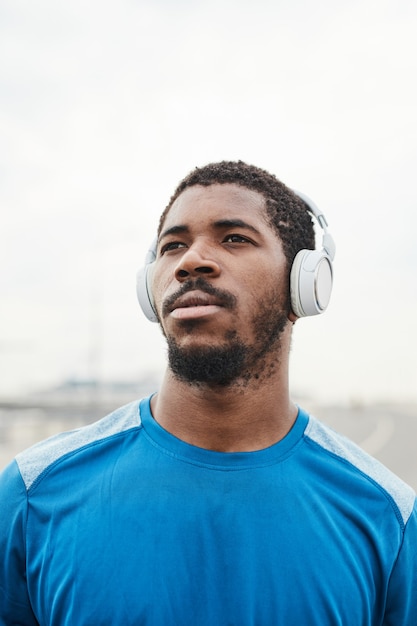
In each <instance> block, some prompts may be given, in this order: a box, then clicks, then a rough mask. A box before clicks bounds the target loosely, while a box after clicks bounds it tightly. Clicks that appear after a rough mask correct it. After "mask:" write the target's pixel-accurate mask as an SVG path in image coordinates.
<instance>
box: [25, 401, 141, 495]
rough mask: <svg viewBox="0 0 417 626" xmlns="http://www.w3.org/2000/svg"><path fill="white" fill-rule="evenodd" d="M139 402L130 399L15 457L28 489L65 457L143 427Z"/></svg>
mask: <svg viewBox="0 0 417 626" xmlns="http://www.w3.org/2000/svg"><path fill="white" fill-rule="evenodd" d="M139 405H140V403H139V402H138V401H135V402H131V403H130V404H127V405H125V406H122V407H120V408H119V409H117V410H116V411H113V412H112V413H110V414H109V415H107V416H106V417H104V418H102V419H101V420H99V421H97V422H94V423H93V424H89V425H88V426H83V427H82V428H77V429H76V430H71V431H67V432H63V433H60V434H58V435H54V436H53V437H50V438H48V439H45V440H44V441H41V442H40V443H37V444H35V445H34V446H32V447H30V448H28V449H27V450H25V451H23V452H21V453H20V454H18V455H17V456H16V459H15V460H16V463H17V465H18V468H19V471H20V474H21V476H22V479H23V482H24V484H25V486H26V489H29V488H30V487H31V486H32V485H33V483H34V482H35V481H36V480H37V479H38V478H39V477H40V476H41V474H43V472H44V471H45V470H46V469H47V468H48V467H50V466H51V465H52V464H53V463H55V462H56V461H58V460H60V459H62V458H63V457H64V456H66V455H68V454H71V453H74V452H77V451H78V450H81V449H84V448H86V447H87V446H90V445H93V444H96V443H98V442H100V441H104V440H106V439H108V438H109V437H114V436H116V435H119V434H121V433H123V432H125V431H128V430H130V429H132V428H136V427H138V426H140V424H141V420H140V411H139Z"/></svg>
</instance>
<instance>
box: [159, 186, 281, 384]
mask: <svg viewBox="0 0 417 626" xmlns="http://www.w3.org/2000/svg"><path fill="white" fill-rule="evenodd" d="M153 294H154V300H155V306H156V309H157V312H158V316H159V320H160V323H161V326H162V330H163V332H164V334H165V336H166V338H167V341H168V348H169V362H170V366H171V369H172V370H173V371H174V373H175V374H177V375H178V376H179V377H180V378H182V379H184V380H187V381H188V382H197V383H201V382H207V383H208V382H211V383H213V384H223V385H224V384H229V383H230V382H233V381H234V380H236V379H238V378H240V379H241V380H246V381H248V380H250V379H251V378H252V377H253V376H256V378H259V377H260V375H261V373H262V368H263V366H264V365H265V357H266V356H267V355H268V354H270V353H271V352H272V351H274V353H275V354H276V358H278V356H279V350H278V348H279V343H278V339H279V336H280V334H281V332H282V331H283V330H284V329H285V328H286V326H287V322H288V312H289V296H288V274H287V269H286V259H285V255H284V253H283V250H282V245H281V242H280V240H279V238H278V236H277V235H276V233H275V232H274V230H273V228H272V227H271V226H270V225H269V223H268V220H267V216H266V211H265V200H264V198H263V197H262V196H261V195H260V194H259V193H258V192H256V191H252V190H249V189H246V188H244V187H240V186H238V185H234V184H227V185H211V186H209V187H203V186H194V187H190V188H188V189H186V190H185V191H184V192H183V193H182V194H181V195H180V196H179V197H178V198H177V199H176V201H175V202H174V204H173V205H172V207H171V209H170V210H169V212H168V214H167V216H166V219H165V222H164V224H163V227H162V230H161V235H160V238H159V242H158V252H157V260H156V262H155V268H154V274H153Z"/></svg>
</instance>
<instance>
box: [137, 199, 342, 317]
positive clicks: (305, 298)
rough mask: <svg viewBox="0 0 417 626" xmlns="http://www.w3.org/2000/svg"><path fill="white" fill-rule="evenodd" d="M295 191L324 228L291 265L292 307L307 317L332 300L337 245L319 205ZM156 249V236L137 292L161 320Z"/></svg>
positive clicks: (149, 313)
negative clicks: (155, 290)
mask: <svg viewBox="0 0 417 626" xmlns="http://www.w3.org/2000/svg"><path fill="white" fill-rule="evenodd" d="M293 191H294V190H293ZM294 193H295V194H296V195H297V196H298V197H299V198H301V200H303V202H305V204H306V205H307V208H308V210H309V212H310V213H311V214H312V215H313V216H314V217H315V218H316V220H317V223H318V224H319V226H320V228H321V229H322V230H323V239H322V248H321V250H300V251H299V252H298V253H297V254H296V256H295V259H294V262H293V264H292V267H291V273H290V292H291V307H292V310H293V312H294V313H295V315H296V316H297V317H307V316H309V315H318V314H320V313H324V311H325V310H326V308H327V305H328V304H329V301H330V295H331V292H332V284H333V259H334V256H335V252H336V246H335V243H334V241H333V238H332V236H331V235H330V234H329V233H328V232H327V221H326V218H325V217H324V215H323V213H322V212H321V211H320V209H318V207H317V206H316V205H315V204H314V202H313V201H312V200H310V198H308V197H307V196H306V195H304V194H303V193H300V192H299V191H294ZM156 250H157V239H156V238H155V239H154V241H153V242H152V245H151V247H150V248H149V250H148V252H147V254H146V258H145V265H144V267H143V268H142V269H140V270H139V272H138V273H137V276H136V294H137V297H138V300H139V304H140V306H141V308H142V311H143V312H144V314H145V316H146V317H147V318H148V320H150V321H151V322H157V321H158V317H157V314H156V311H155V306H154V301H153V296H152V284H151V283H152V270H153V265H154V262H155V260H156Z"/></svg>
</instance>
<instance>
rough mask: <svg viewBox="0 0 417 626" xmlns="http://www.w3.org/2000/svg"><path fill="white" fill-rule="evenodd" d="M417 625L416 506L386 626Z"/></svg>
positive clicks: (392, 588) (392, 582) (394, 579)
mask: <svg viewBox="0 0 417 626" xmlns="http://www.w3.org/2000/svg"><path fill="white" fill-rule="evenodd" d="M416 625H417V504H416V502H415V503H414V508H413V511H412V513H411V515H410V517H409V519H408V521H407V524H406V527H405V530H404V536H403V541H402V545H401V549H400V552H399V554H398V558H397V561H396V563H395V566H394V569H393V572H392V575H391V578H390V583H389V589H388V597H387V604H386V612H385V619H384V623H383V626H416Z"/></svg>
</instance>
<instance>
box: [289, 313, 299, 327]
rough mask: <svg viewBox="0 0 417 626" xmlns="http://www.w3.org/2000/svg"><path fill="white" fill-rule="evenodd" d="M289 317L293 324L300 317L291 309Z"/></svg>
mask: <svg viewBox="0 0 417 626" xmlns="http://www.w3.org/2000/svg"><path fill="white" fill-rule="evenodd" d="M288 319H289V320H290V322H291V324H295V322H296V321H297V320H298V319H299V317H297V315H296V314H295V313H293V312H292V311H290V312H289V313H288Z"/></svg>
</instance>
